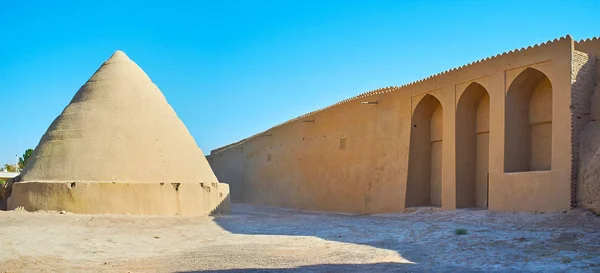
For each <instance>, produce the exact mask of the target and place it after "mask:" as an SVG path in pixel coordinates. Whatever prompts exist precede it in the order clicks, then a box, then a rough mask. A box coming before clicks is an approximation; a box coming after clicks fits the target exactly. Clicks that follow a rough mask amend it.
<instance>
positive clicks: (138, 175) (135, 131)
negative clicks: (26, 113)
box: [22, 51, 217, 183]
mask: <svg viewBox="0 0 600 273" xmlns="http://www.w3.org/2000/svg"><path fill="white" fill-rule="evenodd" d="M22 181H24V182H27V181H35V182H55V181H74V182H78V181H82V182H111V181H112V182H126V183H149V182H174V183H192V182H195V183H198V182H217V178H216V177H215V175H214V173H213V171H212V170H211V168H210V166H209V164H208V162H207V160H206V158H205V157H204V154H203V152H202V151H201V149H200V148H199V147H198V145H197V144H196V142H195V141H194V138H193V137H192V136H191V135H190V133H189V131H188V130H187V128H186V127H185V125H184V124H183V122H182V121H181V120H180V119H179V117H178V116H177V114H176V113H175V111H174V110H173V108H172V107H171V106H170V105H169V104H168V102H167V100H166V99H165V97H164V96H163V94H162V93H161V91H160V90H159V89H158V87H157V86H156V85H155V84H154V83H153V82H152V81H151V80H150V78H149V77H148V76H147V75H146V73H144V71H143V70H142V69H141V68H140V67H139V66H138V65H137V64H135V63H134V62H133V61H131V60H130V59H129V58H128V57H127V55H125V53H123V52H122V51H117V52H115V53H114V54H113V55H112V56H111V57H110V59H108V60H107V61H106V62H104V63H103V64H102V66H101V67H100V68H99V69H98V70H97V71H96V73H94V75H93V76H92V77H91V78H90V79H89V80H88V81H87V82H86V83H85V84H84V85H83V86H82V87H81V88H80V89H79V91H78V92H77V94H76V95H75V97H73V99H72V100H71V102H70V103H69V105H68V106H67V107H66V108H65V109H64V110H63V112H62V113H61V114H60V115H59V116H58V117H57V118H56V119H55V120H54V122H52V124H51V125H50V127H49V128H48V130H47V131H46V133H45V134H44V135H43V137H42V138H41V140H40V142H39V144H38V146H37V147H36V148H35V150H34V152H33V154H32V156H31V158H30V160H29V162H28V164H27V166H26V168H25V170H24V171H23V173H22Z"/></svg>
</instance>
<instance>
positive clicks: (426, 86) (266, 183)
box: [208, 36, 573, 213]
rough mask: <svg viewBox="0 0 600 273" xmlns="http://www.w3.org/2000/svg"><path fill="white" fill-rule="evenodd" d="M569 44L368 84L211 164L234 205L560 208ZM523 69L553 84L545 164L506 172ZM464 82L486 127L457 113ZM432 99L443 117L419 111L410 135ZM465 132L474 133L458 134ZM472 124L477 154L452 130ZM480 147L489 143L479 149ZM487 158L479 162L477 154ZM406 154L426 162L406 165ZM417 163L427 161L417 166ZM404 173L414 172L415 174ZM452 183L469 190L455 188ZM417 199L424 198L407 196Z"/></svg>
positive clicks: (567, 193)
mask: <svg viewBox="0 0 600 273" xmlns="http://www.w3.org/2000/svg"><path fill="white" fill-rule="evenodd" d="M572 50H573V41H572V39H571V38H570V37H569V36H567V37H565V38H561V39H560V40H554V41H551V42H548V43H544V44H542V45H537V46H534V47H530V48H527V49H521V50H517V51H514V52H509V53H504V54H501V55H497V56H494V57H492V58H488V59H486V60H482V61H478V62H475V63H471V64H468V65H465V66H463V67H460V68H458V69H453V70H450V71H446V72H443V73H440V74H437V75H434V76H431V77H429V78H427V79H424V80H421V81H417V82H415V83H411V84H408V85H405V86H402V87H390V88H384V89H378V90H375V91H371V92H367V93H365V94H361V95H359V96H357V97H354V98H351V99H348V100H345V101H343V102H340V103H338V104H335V105H333V106H331V107H327V108H325V109H322V110H318V111H315V112H312V113H309V114H307V115H304V116H302V117H299V118H296V119H293V120H290V121H288V122H285V123H283V124H280V125H277V126H275V127H273V128H271V129H269V130H267V131H265V132H262V133H259V134H257V135H255V136H252V137H249V138H248V139H245V140H242V141H240V142H239V143H235V144H232V145H228V146H226V147H223V148H219V149H216V150H213V151H212V152H211V155H210V156H208V158H209V162H210V163H211V166H212V168H213V170H214V172H215V174H216V175H217V177H218V178H219V181H221V182H225V183H229V184H230V187H231V192H232V201H234V202H245V203H252V204H259V205H269V206H281V207H293V208H299V209H312V210H328V211H341V212H355V213H382V212H402V211H404V209H405V207H406V206H407V205H408V206H412V205H429V206H439V207H441V208H442V209H444V210H451V209H455V208H456V207H457V206H459V207H461V206H486V205H487V206H489V209H491V210H495V211H561V210H567V209H569V207H570V203H571V179H570V177H571V170H572V165H571V156H570V155H571V149H572V147H571V145H569V143H571V134H570V132H571V110H570V106H571V104H570V103H571V96H570V93H571V55H572ZM527 69H532V70H535V71H537V72H539V73H541V74H543V75H544V76H545V77H547V79H548V81H549V84H550V85H551V89H552V93H551V97H552V112H551V115H552V127H551V128H552V129H551V137H552V141H551V142H549V143H550V145H551V152H550V158H549V160H550V161H551V164H550V166H551V167H550V169H548V170H543V171H523V172H510V173H505V171H504V161H505V156H506V154H505V149H504V148H505V145H504V144H505V114H506V113H505V107H506V105H505V97H506V93H507V91H508V90H509V87H510V85H511V84H512V82H513V81H514V80H515V79H516V78H517V77H518V76H519V75H521V74H522V73H524V71H526V70H527ZM471 84H478V85H480V86H481V87H482V90H483V91H481V92H482V93H481V97H477V98H478V99H479V100H476V99H473V100H474V101H475V102H477V104H475V103H474V104H473V106H471V108H470V109H471V110H469V111H467V112H466V113H470V114H471V115H477V116H474V117H469V118H466V119H469V120H472V121H473V122H475V121H476V120H478V119H489V124H488V125H487V127H486V126H474V125H473V126H466V127H465V126H464V125H463V123H462V122H458V121H457V120H456V113H457V111H456V109H457V105H458V103H459V101H461V99H462V96H463V93H467V92H465V90H467V89H468V87H469V86H470V85H471ZM485 93H487V94H485ZM484 95H487V96H488V97H489V105H486V106H485V107H489V108H488V109H486V111H489V112H488V113H487V116H486V115H485V114H481V113H480V114H478V111H477V109H478V108H479V104H481V102H480V100H481V98H482V97H485V96H484ZM430 98H435V99H436V100H437V101H439V106H440V109H439V110H435V109H434V111H433V112H435V113H438V115H439V116H441V118H439V117H437V116H438V115H434V113H430V115H429V116H427V115H424V116H425V118H424V121H425V123H427V121H428V122H429V124H428V125H429V130H428V134H426V133H422V134H423V135H424V136H425V135H427V136H426V137H419V138H418V140H411V133H418V131H417V128H419V129H420V128H422V127H420V126H421V125H422V126H425V127H427V124H425V123H423V121H419V119H420V118H422V117H421V116H420V115H419V114H418V111H417V108H418V105H419V104H420V102H422V100H424V99H430ZM485 103H486V104H487V102H485ZM485 107H484V108H485ZM433 116H436V119H434V120H433V123H435V124H438V123H440V124H441V128H438V126H437V125H436V126H432V125H431V122H432V120H427V119H428V118H429V117H433ZM478 116H481V117H478ZM417 123H419V124H417ZM435 124H434V125H435ZM415 125H417V127H415ZM484 127H485V128H484ZM432 130H433V131H434V133H435V137H434V134H433V133H432ZM464 130H473V132H470V131H469V132H468V133H464V134H463V133H462V132H463V131H464ZM481 133H483V134H486V135H485V139H482V140H481V141H477V142H476V146H477V149H479V150H480V151H479V152H477V151H476V150H477V149H476V148H475V147H470V148H463V147H462V146H459V145H457V141H458V139H457V138H463V137H474V136H476V135H478V134H481ZM418 134H420V133H418ZM439 134H441V136H440V135H439ZM434 138H435V139H434ZM474 139H477V138H474ZM439 140H443V141H439ZM463 141H464V140H463ZM523 141H525V140H523ZM527 141H528V142H529V141H531V140H530V139H527ZM419 142H429V146H433V145H436V143H438V142H439V145H438V146H440V147H436V149H435V150H436V152H435V155H434V153H433V149H430V150H428V152H427V151H426V152H425V153H418V155H413V152H414V151H417V150H419V149H420V148H419V145H418V143H419ZM458 142H460V141H458ZM479 142H481V143H479ZM432 143H433V145H431V144H432ZM424 145H425V146H427V145H426V144H424ZM485 145H488V147H487V148H488V149H487V151H486V149H485V148H486V147H479V146H485ZM425 150H427V149H425ZM508 155H509V156H510V153H509V154H508ZM485 156H487V157H488V158H487V162H485V159H483V158H481V157H485ZM411 157H423V159H422V160H416V161H415V162H416V163H414V164H413V160H415V158H411ZM457 158H467V160H466V162H473V161H475V160H476V161H477V162H476V164H475V167H472V168H469V167H465V166H462V167H458V166H457ZM436 161H439V162H436ZM422 164H426V165H427V166H428V167H427V166H425V167H424V168H421V166H422ZM482 164H488V165H487V166H482ZM440 168H441V170H439V169H440ZM409 170H412V171H409ZM423 170H429V171H423ZM432 170H436V171H435V172H433V171H432ZM438 170H439V172H438ZM413 171H416V172H417V173H421V172H423V174H421V175H415V176H413V175H411V174H410V173H411V172H413ZM486 171H487V172H489V173H487V174H485V173H483V172H486ZM436 176H437V177H436ZM461 177H470V179H471V182H469V183H457V178H460V179H461V181H462V178H461ZM483 177H485V178H483ZM487 177H489V179H488V178H487ZM483 179H487V180H488V181H483ZM438 181H439V183H440V185H438V184H437V182H438ZM476 181H477V182H476ZM486 182H487V183H486ZM411 184H414V185H415V187H412V186H408V185H411ZM465 185H466V186H465ZM477 185H479V186H477ZM483 185H485V186H483ZM407 186H408V187H407ZM464 187H477V188H471V189H465V188H464ZM413 189H418V190H416V191H415V190H413ZM425 189H427V190H425ZM432 189H434V190H435V191H436V192H435V193H434V192H433V190H432ZM425 191H429V195H426V194H423V193H422V192H425ZM457 191H460V192H461V193H462V192H463V191H467V192H470V193H469V194H468V195H469V196H468V197H464V196H463V195H460V194H457ZM482 191H483V192H482ZM415 196H427V197H428V199H429V200H425V199H420V200H425V201H423V202H417V203H418V204H417V203H415V204H412V202H410V200H413V199H414V198H415ZM437 196H439V199H436V198H438V197H437ZM488 196H489V200H487V199H488ZM417 199H419V198H417ZM460 200H462V201H460ZM461 202H462V203H461ZM420 203H423V204H420ZM457 204H458V205H457Z"/></svg>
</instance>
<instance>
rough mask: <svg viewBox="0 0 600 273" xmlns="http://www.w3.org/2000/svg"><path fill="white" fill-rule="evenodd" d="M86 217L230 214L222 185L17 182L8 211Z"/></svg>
mask: <svg viewBox="0 0 600 273" xmlns="http://www.w3.org/2000/svg"><path fill="white" fill-rule="evenodd" d="M17 207H23V208H24V209H25V210H27V211H37V210H55V211H62V210H64V211H68V212H73V213H85V214H138V215H189V216H196V215H208V214H213V213H227V212H229V210H230V208H229V185H228V184H225V183H119V182H32V181H26V182H18V183H15V184H14V185H13V188H12V194H11V196H10V198H9V199H8V209H9V210H12V209H16V208H17Z"/></svg>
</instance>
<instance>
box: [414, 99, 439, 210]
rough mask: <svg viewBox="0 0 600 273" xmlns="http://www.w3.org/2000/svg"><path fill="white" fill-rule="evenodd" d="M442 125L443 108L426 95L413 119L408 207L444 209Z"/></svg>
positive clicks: (416, 109) (437, 101)
mask: <svg viewBox="0 0 600 273" xmlns="http://www.w3.org/2000/svg"><path fill="white" fill-rule="evenodd" d="M443 123H444V122H443V110H442V104H441V103H440V101H439V100H438V99H437V98H435V97H434V96H432V95H429V94H428V95H425V96H424V97H423V98H422V99H421V100H420V101H419V103H418V104H417V106H416V107H415V110H414V112H413V117H412V128H411V131H410V150H409V163H408V181H407V186H406V207H416V206H441V205H442V143H443Z"/></svg>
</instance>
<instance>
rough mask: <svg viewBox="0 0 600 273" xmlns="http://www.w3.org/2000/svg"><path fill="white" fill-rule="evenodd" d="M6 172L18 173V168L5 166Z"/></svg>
mask: <svg viewBox="0 0 600 273" xmlns="http://www.w3.org/2000/svg"><path fill="white" fill-rule="evenodd" d="M4 170H5V171H7V172H16V171H17V168H16V167H15V165H10V164H8V163H6V164H4Z"/></svg>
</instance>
